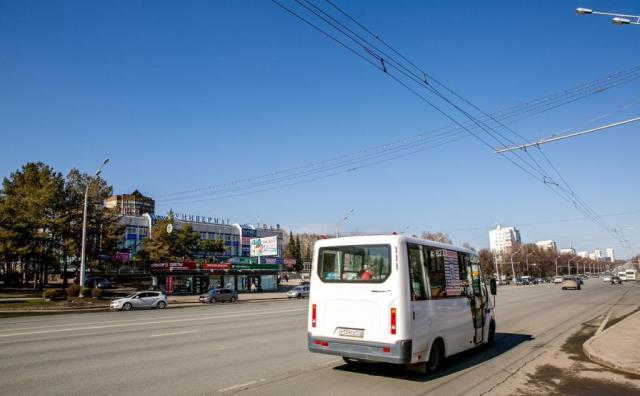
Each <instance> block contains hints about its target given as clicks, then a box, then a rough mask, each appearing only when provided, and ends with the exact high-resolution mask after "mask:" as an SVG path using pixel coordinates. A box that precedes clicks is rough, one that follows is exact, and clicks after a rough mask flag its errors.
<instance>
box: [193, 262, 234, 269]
mask: <svg viewBox="0 0 640 396" xmlns="http://www.w3.org/2000/svg"><path fill="white" fill-rule="evenodd" d="M200 269H203V270H228V269H231V263H202V264H200Z"/></svg>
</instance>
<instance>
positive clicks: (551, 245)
mask: <svg viewBox="0 0 640 396" xmlns="http://www.w3.org/2000/svg"><path fill="white" fill-rule="evenodd" d="M536 246H538V247H539V248H540V249H543V250H551V251H553V252H555V251H556V250H557V249H558V248H557V245H556V242H555V241H552V240H550V239H549V240H546V241H538V242H536Z"/></svg>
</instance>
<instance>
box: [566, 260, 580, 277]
mask: <svg viewBox="0 0 640 396" xmlns="http://www.w3.org/2000/svg"><path fill="white" fill-rule="evenodd" d="M575 259H577V257H571V258H570V259H569V261H568V262H567V267H568V268H569V275H571V261H572V260H575ZM576 275H578V265H577V264H576Z"/></svg>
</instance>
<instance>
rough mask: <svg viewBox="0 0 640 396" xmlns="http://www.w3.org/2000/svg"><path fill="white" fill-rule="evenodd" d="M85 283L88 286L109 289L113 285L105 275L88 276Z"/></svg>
mask: <svg viewBox="0 0 640 396" xmlns="http://www.w3.org/2000/svg"><path fill="white" fill-rule="evenodd" d="M84 285H85V286H86V287H90V288H94V287H97V288H100V289H109V288H111V287H113V284H112V283H111V281H109V279H107V278H105V277H104V276H89V277H87V279H85V281H84Z"/></svg>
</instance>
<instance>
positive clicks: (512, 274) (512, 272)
mask: <svg viewBox="0 0 640 396" xmlns="http://www.w3.org/2000/svg"><path fill="white" fill-rule="evenodd" d="M520 250H522V248H518V250H516V251H515V252H513V253H511V276H512V277H513V282H514V283H515V282H516V269H515V267H514V266H513V256H515V255H516V254H518V253H520Z"/></svg>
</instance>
